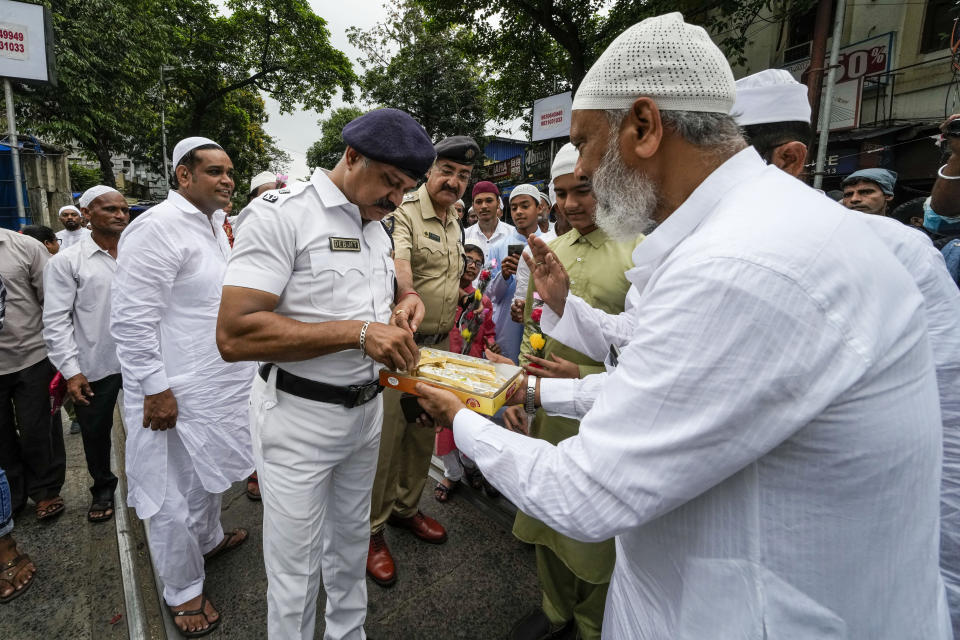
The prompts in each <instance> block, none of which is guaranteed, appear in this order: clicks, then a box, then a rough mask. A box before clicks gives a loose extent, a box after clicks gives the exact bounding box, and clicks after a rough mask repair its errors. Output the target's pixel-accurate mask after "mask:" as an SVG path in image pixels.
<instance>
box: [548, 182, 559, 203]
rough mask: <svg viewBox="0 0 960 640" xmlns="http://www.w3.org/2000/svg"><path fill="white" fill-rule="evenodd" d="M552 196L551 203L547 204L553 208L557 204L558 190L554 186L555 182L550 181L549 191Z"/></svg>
mask: <svg viewBox="0 0 960 640" xmlns="http://www.w3.org/2000/svg"><path fill="white" fill-rule="evenodd" d="M547 191H548V193H549V194H550V201H549V202H548V203H547V204H549V205H550V206H551V207H552V206H553V205H555V204H557V189H556V188H555V187H554V186H553V180H551V181H550V187H549V188H548V189H547Z"/></svg>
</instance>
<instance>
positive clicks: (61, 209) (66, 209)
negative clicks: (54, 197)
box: [57, 204, 83, 216]
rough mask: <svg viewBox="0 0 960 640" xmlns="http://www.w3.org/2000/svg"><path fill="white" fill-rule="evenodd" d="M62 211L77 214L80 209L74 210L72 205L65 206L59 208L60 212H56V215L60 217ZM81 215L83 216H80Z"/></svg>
mask: <svg viewBox="0 0 960 640" xmlns="http://www.w3.org/2000/svg"><path fill="white" fill-rule="evenodd" d="M64 211H76V212H77V213H80V209H77V208H76V207H75V206H73V205H72V204H68V205H67V206H65V207H60V211H57V215H58V216H62V215H63V212H64ZM81 215H83V214H81Z"/></svg>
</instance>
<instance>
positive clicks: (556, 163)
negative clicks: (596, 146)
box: [550, 142, 580, 180]
mask: <svg viewBox="0 0 960 640" xmlns="http://www.w3.org/2000/svg"><path fill="white" fill-rule="evenodd" d="M579 159H580V152H579V151H577V148H576V147H575V146H573V145H572V144H570V143H569V142H568V143H567V144H565V145H563V146H562V147H560V151H557V155H556V157H555V158H554V159H553V165H552V166H551V167H550V177H551V178H552V179H553V180H556V179H557V178H559V177H560V176H565V175H567V174H568V173H573V170H574V169H576V168H577V160H579Z"/></svg>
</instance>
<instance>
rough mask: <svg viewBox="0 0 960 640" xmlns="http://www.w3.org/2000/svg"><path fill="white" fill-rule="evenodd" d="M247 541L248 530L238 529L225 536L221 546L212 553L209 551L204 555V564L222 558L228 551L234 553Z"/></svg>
mask: <svg viewBox="0 0 960 640" xmlns="http://www.w3.org/2000/svg"><path fill="white" fill-rule="evenodd" d="M246 541H247V530H246V529H241V528H240V527H237V528H236V529H234V530H233V531H231V532H229V533H227V534H225V535H224V536H223V540H221V541H220V544H218V545H217V546H215V547H214V548H213V549H210V551H207V552H206V553H205V554H203V560H204V562H209V561H210V560H213V559H214V558H216V557H217V556H222V555H223V554H225V553H227V552H228V551H232V550H234V549H236V548H237V547H239V546H240V545H242V544H243V543H244V542H246Z"/></svg>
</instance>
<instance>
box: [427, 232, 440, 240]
mask: <svg viewBox="0 0 960 640" xmlns="http://www.w3.org/2000/svg"><path fill="white" fill-rule="evenodd" d="M423 235H424V236H425V237H427V238H430V239H431V240H436V241H437V242H440V236H438V235H437V234H435V233H430V232H429V231H424V232H423Z"/></svg>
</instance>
